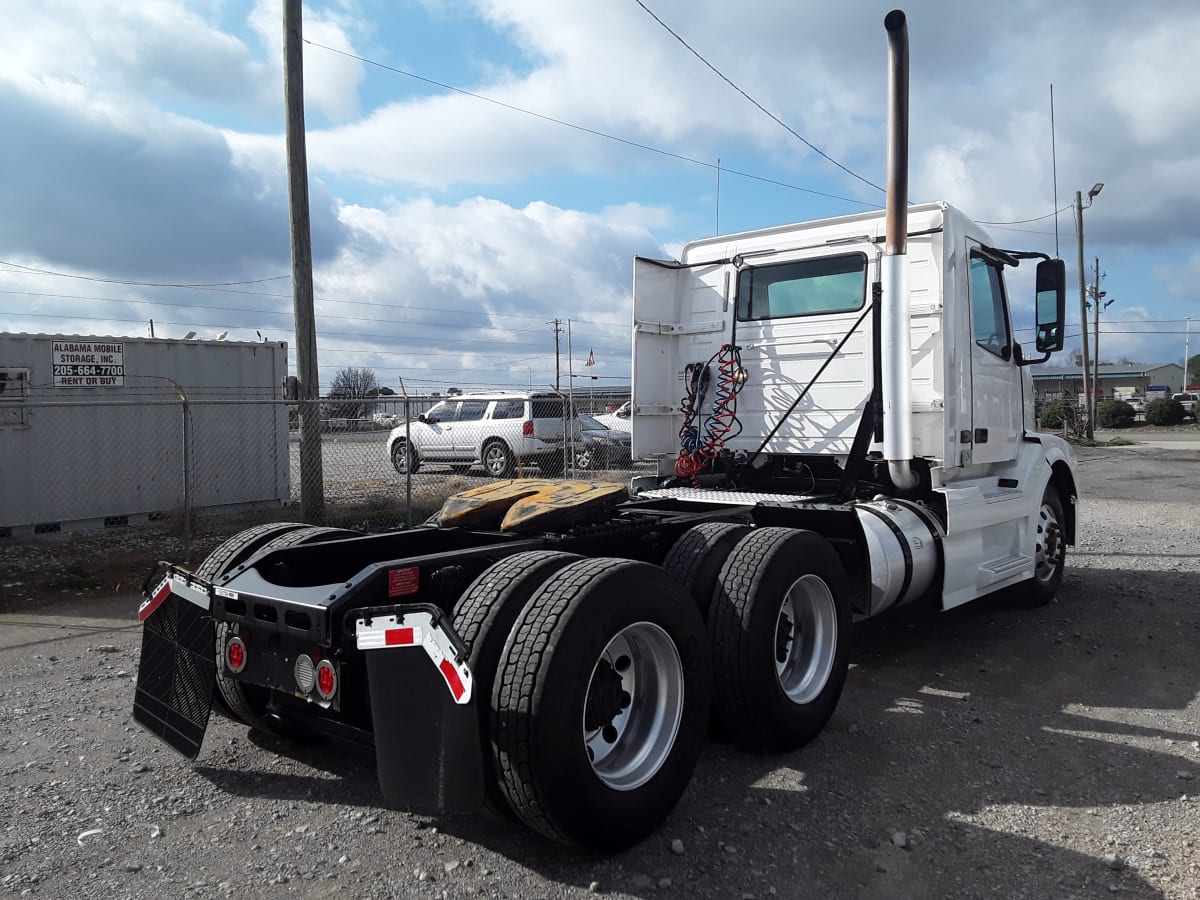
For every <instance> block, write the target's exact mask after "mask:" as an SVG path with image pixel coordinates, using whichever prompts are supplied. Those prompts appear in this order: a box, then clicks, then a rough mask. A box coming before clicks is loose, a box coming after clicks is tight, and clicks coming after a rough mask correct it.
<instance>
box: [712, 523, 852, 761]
mask: <svg viewBox="0 0 1200 900" xmlns="http://www.w3.org/2000/svg"><path fill="white" fill-rule="evenodd" d="M850 624H851V609H850V596H849V589H848V586H847V580H846V573H845V570H844V569H843V568H842V563H841V561H840V560H839V558H838V555H837V552H836V551H835V550H834V549H833V547H832V546H831V545H830V543H829V542H828V541H827V540H825V538H823V537H821V536H820V535H818V534H814V533H813V532H811V531H802V530H799V529H792V528H758V529H755V530H754V531H752V532H750V533H749V534H747V535H746V536H745V537H743V538H742V539H741V540H740V541H739V542H738V544H737V546H736V547H734V549H733V552H732V553H730V554H729V558H728V559H726V560H725V564H724V566H722V568H721V574H720V577H719V579H718V585H717V589H716V591H715V593H714V595H713V603H712V606H711V607H710V609H709V617H708V628H709V633H710V635H711V639H712V651H713V678H714V686H715V687H714V691H715V696H716V712H717V715H718V716H719V717H720V719H721V722H722V724H723V725H724V727H725V728H726V729H727V730H728V732H729V733H730V734H732V735H734V736H736V738H737V740H739V741H740V742H743V743H746V744H750V745H752V746H761V747H767V748H770V749H775V750H788V749H792V748H794V747H799V746H801V745H802V744H805V743H807V742H808V741H810V740H812V738H814V737H815V736H816V735H817V734H818V733H819V732H820V731H821V729H822V728H824V727H825V723H826V722H828V721H829V718H830V716H832V715H833V710H834V708H835V707H836V706H837V702H838V698H839V697H840V696H841V693H842V688H843V686H844V685H845V683H846V671H847V669H848V667H849V642H850ZM801 626H803V627H801ZM780 657H783V658H782V659H781V658H780ZM780 666H782V667H783V668H782V670H781V669H780Z"/></svg>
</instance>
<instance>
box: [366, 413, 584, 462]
mask: <svg viewBox="0 0 1200 900" xmlns="http://www.w3.org/2000/svg"><path fill="white" fill-rule="evenodd" d="M565 405H566V404H565V401H564V399H563V398H562V397H559V396H558V395H556V394H530V393H526V392H498V393H489V394H461V395H459V396H457V397H451V398H449V399H446V400H443V401H441V402H440V403H438V404H436V405H435V406H433V407H432V408H430V409H429V410H428V411H427V412H425V413H423V414H422V415H421V416H419V417H418V418H417V419H416V420H415V421H410V422H409V423H408V426H407V428H408V435H407V438H406V436H405V426H404V425H401V426H399V427H398V428H394V429H392V433H391V434H390V435H388V441H387V452H388V457H389V458H390V459H391V461H392V465H393V466H395V467H396V471H397V472H400V473H401V474H405V473H415V472H416V471H417V470H418V469H420V467H421V466H422V465H424V464H425V463H448V464H449V465H450V467H451V468H452V469H454V470H455V471H458V472H465V471H467V470H468V469H470V468H471V466H472V465H475V464H477V463H480V464H482V465H483V467H484V468H485V469H486V470H487V471H488V474H489V475H492V476H493V477H495V478H507V477H509V476H511V475H513V474H514V473H515V472H516V470H517V467H518V466H523V465H529V464H531V463H536V464H537V465H538V467H539V468H541V470H542V472H544V473H546V474H559V473H561V472H562V469H563V444H564V440H565V430H564V428H563V410H564V406H565ZM572 425H573V431H574V434H573V438H574V440H575V441H578V440H579V439H580V433H581V431H580V424H579V420H578V419H577V418H572Z"/></svg>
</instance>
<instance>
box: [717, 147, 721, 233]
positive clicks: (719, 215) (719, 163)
mask: <svg viewBox="0 0 1200 900" xmlns="http://www.w3.org/2000/svg"><path fill="white" fill-rule="evenodd" d="M720 233H721V157H719V156H718V157H717V234H720Z"/></svg>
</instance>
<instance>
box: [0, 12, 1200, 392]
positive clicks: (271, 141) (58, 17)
mask: <svg viewBox="0 0 1200 900" xmlns="http://www.w3.org/2000/svg"><path fill="white" fill-rule="evenodd" d="M644 2H645V5H646V6H647V7H649V9H650V10H653V12H654V13H655V14H656V15H657V16H658V17H659V18H661V19H662V21H663V22H665V23H666V24H667V25H669V26H671V28H673V29H674V30H675V31H676V32H677V33H678V34H679V35H680V36H681V37H682V38H684V39H685V40H686V41H687V42H688V43H689V44H690V45H691V46H692V47H694V48H695V49H696V51H697V52H699V53H700V54H701V55H703V56H704V57H705V58H706V59H707V60H708V61H709V62H710V63H712V64H713V65H714V66H715V67H716V68H717V69H719V70H721V71H722V72H723V73H724V74H725V75H726V76H728V77H729V78H730V79H731V80H732V81H734V82H736V83H737V84H738V85H739V86H740V87H741V88H742V89H743V90H744V91H745V92H746V93H748V94H749V95H751V96H752V97H754V99H755V100H757V101H758V102H759V103H761V104H762V105H763V106H764V107H766V108H767V109H769V110H771V111H772V112H774V113H775V114H776V115H777V116H778V117H779V118H780V119H782V120H783V121H784V122H786V123H787V124H788V125H789V126H790V127H791V128H792V129H793V130H794V131H796V132H798V133H799V134H801V135H803V136H804V137H805V138H806V139H807V140H808V141H809V142H811V143H812V144H813V145H815V146H816V147H819V148H820V149H821V150H822V151H824V152H825V153H826V154H828V155H829V156H831V157H833V158H834V159H836V160H837V161H838V162H840V163H841V164H842V165H844V166H845V167H846V168H847V169H850V170H851V171H852V172H853V173H855V174H856V175H857V176H860V177H854V176H852V175H850V174H847V173H846V172H845V171H843V170H842V169H840V168H838V167H836V166H834V165H833V164H831V163H830V162H829V161H827V160H826V159H823V158H822V157H821V156H819V155H818V154H816V153H814V152H813V151H812V150H811V149H809V147H807V146H805V145H804V144H803V143H801V142H800V141H799V140H797V139H796V138H795V137H794V136H792V135H791V134H789V133H788V132H787V131H786V130H784V129H783V128H782V127H780V125H778V124H777V123H775V122H773V121H771V119H769V118H767V117H766V116H765V115H764V114H763V113H762V112H760V111H759V110H757V109H755V108H754V107H753V106H752V105H751V104H750V103H749V102H747V100H746V99H745V98H744V97H742V96H740V95H739V94H738V93H736V92H735V91H734V90H733V89H732V88H730V87H729V86H728V85H727V84H725V83H724V82H723V81H721V80H720V79H719V78H718V76H717V75H715V74H714V73H713V72H712V71H711V70H710V69H708V68H707V67H706V66H705V65H704V64H703V63H702V62H701V61H700V60H699V59H697V58H696V57H695V56H693V55H692V54H691V53H690V52H689V51H688V50H687V49H686V48H685V47H684V46H683V45H682V44H680V43H679V42H678V41H677V40H676V39H675V38H674V37H672V35H671V34H670V33H668V31H666V30H665V29H664V28H663V27H662V25H660V24H659V23H658V22H656V21H655V20H654V19H653V18H652V17H651V16H650V15H649V14H648V13H647V11H646V10H645V9H644V8H642V6H641V5H640V4H639V3H638V2H637V0H606V2H604V3H596V2H590V0H445V2H441V0H327V2H326V0H317V2H313V3H311V4H307V5H306V6H305V10H304V16H305V20H304V36H305V38H306V39H307V41H308V43H307V44H306V45H305V47H304V59H305V81H306V85H305V87H306V101H307V102H306V115H307V130H308V159H309V166H310V178H311V204H312V234H313V252H314V265H315V273H314V274H315V283H316V293H317V296H318V300H317V330H318V347H319V352H320V363H321V373H322V380H323V382H325V383H328V380H329V379H330V378H331V377H332V376H333V374H334V372H336V371H337V369H339V368H341V367H343V366H348V365H355V366H368V367H371V368H373V369H375V371H376V372H377V373H378V375H379V377H380V380H381V381H382V382H383V383H385V384H388V385H391V386H393V387H395V386H396V383H397V379H398V378H399V377H401V376H403V377H404V378H405V379H406V383H408V384H410V385H412V386H413V387H415V388H416V389H418V390H425V389H441V388H444V387H448V386H453V385H459V386H463V387H469V386H475V385H496V384H510V385H515V384H526V383H533V384H534V385H535V386H538V385H545V384H547V383H549V382H552V381H553V379H554V336H553V331H552V329H553V326H552V324H549V323H550V322H551V320H553V319H554V318H556V317H557V318H559V319H562V320H564V327H565V320H567V319H570V320H571V331H572V338H573V348H574V354H573V358H574V363H575V368H576V371H577V372H584V371H585V370H584V369H583V367H582V363H583V361H584V360H585V359H586V357H587V355H588V351H589V350H593V351H594V353H595V358H596V366H595V367H594V369H592V370H591V371H592V372H593V373H595V374H597V375H598V376H600V377H602V378H604V379H606V380H607V383H608V384H612V385H617V384H622V383H626V384H627V383H628V375H629V326H628V323H629V320H630V284H631V280H632V274H631V273H632V265H631V260H632V257H633V256H634V255H635V254H640V255H649V256H659V257H662V256H671V255H674V254H675V253H676V252H678V249H679V247H680V246H681V245H682V244H683V243H684V242H686V241H687V240H689V239H693V238H698V237H705V236H708V235H711V234H713V233H714V232H715V231H716V229H718V228H719V229H720V230H721V231H723V232H727V231H737V230H745V229H750V228H758V227H765V226H770V225H777V224H781V223H784V222H789V221H800V220H804V219H811V218H816V217H821V216H827V215H838V214H843V213H851V212H856V211H860V210H863V209H868V208H873V207H879V206H882V203H883V194H882V193H881V192H880V191H879V190H877V189H876V188H874V187H872V186H870V185H869V184H868V183H867V182H875V183H877V184H882V183H883V179H884V154H885V146H884V131H885V120H884V98H885V85H886V44H885V37H884V32H883V28H882V20H883V16H884V15H885V13H886V12H887V10H888V9H889V4H887V3H882V2H875V0H857V2H853V3H841V4H831V3H828V2H824V0H822V2H815V0H786V2H785V0H745V2H743V3H740V4H737V5H735V6H733V7H731V6H730V5H729V4H727V3H717V2H715V0H644ZM905 9H906V12H907V13H908V18H909V31H910V35H911V41H912V85H911V89H912V117H913V118H912V142H911V150H912V183H911V193H912V198H913V199H914V200H937V199H944V200H947V201H949V202H951V203H954V204H955V205H957V206H959V207H961V208H962V209H964V210H965V211H966V212H967V213H968V214H969V215H971V216H973V217H974V218H976V219H978V220H983V221H989V222H998V223H1015V224H1008V225H1003V226H1001V225H997V226H995V227H994V228H993V229H992V235H993V238H994V239H995V241H996V243H998V244H1002V245H1004V246H1008V247H1010V248H1014V249H1036V250H1043V251H1048V252H1054V251H1055V247H1056V244H1057V245H1058V246H1059V247H1060V248H1061V253H1062V255H1063V256H1064V257H1066V258H1067V260H1068V269H1069V271H1070V272H1071V278H1072V284H1074V283H1075V281H1074V278H1075V274H1074V272H1075V264H1074V260H1075V252H1076V251H1075V229H1074V221H1073V216H1072V214H1071V212H1070V209H1069V208H1068V209H1067V210H1066V211H1065V212H1064V213H1062V214H1061V215H1060V216H1059V218H1058V223H1057V225H1058V236H1057V238H1056V235H1055V218H1054V216H1053V215H1052V213H1053V211H1054V209H1055V205H1056V201H1055V187H1054V178H1053V171H1052V167H1051V130H1050V114H1049V112H1050V85H1051V84H1053V85H1054V100H1055V114H1056V140H1057V156H1058V178H1057V182H1058V185H1057V190H1058V197H1057V205H1058V206H1059V207H1069V205H1070V203H1071V202H1072V200H1073V197H1074V193H1075V191H1077V190H1081V189H1082V190H1083V191H1085V192H1086V191H1087V189H1088V188H1089V187H1091V186H1092V184H1093V183H1095V182H1104V185H1105V187H1104V191H1103V193H1102V195H1101V196H1099V197H1098V198H1096V200H1095V203H1094V205H1093V206H1092V207H1091V208H1090V209H1088V210H1087V211H1086V213H1085V229H1086V234H1087V258H1088V265H1089V267H1090V265H1091V261H1092V259H1093V258H1094V257H1096V256H1098V257H1100V267H1101V271H1102V272H1103V273H1105V274H1106V277H1105V280H1104V282H1103V285H1102V289H1103V290H1105V291H1107V292H1108V296H1107V298H1106V299H1113V300H1114V301H1115V302H1114V303H1113V304H1112V305H1111V306H1110V307H1109V308H1108V309H1107V310H1106V311H1105V313H1104V317H1103V318H1102V331H1103V332H1104V334H1103V335H1102V338H1101V355H1102V357H1103V358H1104V359H1105V360H1112V361H1117V360H1119V359H1122V358H1125V359H1129V360H1134V361H1139V362H1155V363H1156V362H1163V361H1169V360H1176V361H1177V360H1181V359H1182V356H1183V349H1184V329H1185V322H1184V319H1185V317H1186V316H1195V317H1197V319H1198V320H1200V287H1198V286H1200V215H1197V214H1196V212H1195V210H1196V209H1197V207H1198V206H1200V149H1198V148H1200V103H1197V101H1196V97H1195V91H1194V87H1193V85H1194V81H1195V78H1194V74H1193V71H1192V68H1191V60H1192V59H1193V58H1194V54H1195V47H1196V46H1200V5H1197V4H1195V3H1194V2H1190V0H1189V2H1184V0H1180V2H1172V0H1158V2H1156V3H1154V4H1153V5H1151V6H1148V7H1147V6H1142V5H1138V4H1129V3H1125V2H1115V0H1112V2H1110V0H1062V2H1058V3H1055V4H1053V5H1052V6H1051V5H1048V4H1045V3H1042V2H1034V0H1012V2H1009V3H1007V4H1005V12H1004V15H1003V16H1001V17H997V15H996V12H995V4H993V3H984V2H977V0H956V2H941V0H938V2H932V0H913V2H910V3H909V4H908V5H907V7H905ZM5 13H6V15H5V27H4V28H3V29H2V30H0V121H3V122H4V123H5V128H4V131H5V138H4V140H3V141H0V261H2V262H0V331H15V332H33V333H79V334H96V335H132V336H145V335H148V333H149V332H148V327H149V326H148V322H149V320H150V319H153V320H154V322H155V333H156V335H158V336H159V337H164V336H167V337H179V336H182V335H183V334H185V333H186V332H188V331H196V332H197V333H198V334H199V335H200V336H201V337H215V336H216V335H217V334H218V333H219V332H222V331H227V332H229V337H230V339H239V340H255V339H256V338H257V334H258V333H260V334H261V335H263V336H264V337H267V338H270V339H273V340H286V341H288V343H289V344H294V341H293V336H292V319H291V283H290V279H289V278H288V274H289V272H290V260H289V243H288V215H287V210H288V201H287V180H286V172H285V161H284V143H283V125H284V113H283V88H282V62H281V58H282V4H281V2H279V0H260V2H256V3H255V2H249V0H244V2H243V0H190V2H165V0H119V2H117V0H9V2H6V3H5ZM364 60H365V61H364ZM472 95H476V96H472ZM484 98H486V99H484ZM522 110H523V111H524V112H522ZM553 120H557V121H553ZM563 123H568V124H563ZM571 126H575V127H571ZM638 145H640V146H638ZM718 159H720V164H721V167H722V169H723V170H725V171H723V172H722V174H721V176H720V179H719V185H720V187H719V195H718V178H717V172H716V163H717V160H718ZM1025 220H1033V221H1025ZM180 285H201V286H200V287H184V286H180ZM1071 296H1072V297H1073V298H1074V297H1075V296H1076V295H1074V294H1073V295H1071ZM1077 307H1078V302H1077V299H1073V300H1072V302H1071V303H1070V304H1069V308H1071V309H1073V310H1075V311H1076V312H1075V316H1076V317H1077V315H1078V312H1077ZM1015 315H1016V318H1017V319H1018V321H1017V322H1015V323H1014V324H1015V325H1016V326H1017V327H1021V326H1022V325H1028V324H1029V323H1028V322H1023V321H1021V317H1022V316H1023V315H1024V316H1026V317H1027V316H1028V315H1029V313H1028V308H1027V307H1025V308H1023V309H1019V310H1018V311H1017V312H1016V314H1015ZM1196 332H1197V340H1196V341H1194V342H1193V344H1192V350H1193V352H1197V351H1200V321H1198V327H1197V328H1196ZM1026 334H1028V332H1026ZM1069 334H1078V322H1077V321H1076V322H1075V327H1074V328H1073V329H1071V330H1070V331H1069ZM565 339H566V335H565V334H564V335H563V366H564V369H565V368H566V367H567V360H566V340H565ZM292 355H293V362H294V354H292Z"/></svg>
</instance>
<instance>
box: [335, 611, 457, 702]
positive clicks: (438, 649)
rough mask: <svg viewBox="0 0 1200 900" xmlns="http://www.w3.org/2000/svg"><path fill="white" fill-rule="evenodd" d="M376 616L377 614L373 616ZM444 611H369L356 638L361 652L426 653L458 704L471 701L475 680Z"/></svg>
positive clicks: (358, 622) (360, 620)
mask: <svg viewBox="0 0 1200 900" xmlns="http://www.w3.org/2000/svg"><path fill="white" fill-rule="evenodd" d="M373 613H374V614H373ZM442 618H443V616H442V613H441V610H438V609H437V608H436V607H434V608H433V609H432V610H431V609H430V608H429V607H427V606H425V605H424V604H422V606H421V608H413V609H401V610H399V611H396V610H395V608H393V609H390V610H388V611H386V612H382V611H380V612H376V611H374V610H368V611H366V612H365V614H364V615H361V617H360V618H357V619H356V620H355V623H354V639H355V643H356V644H357V646H358V649H359V650H363V651H367V650H390V649H402V648H412V647H417V648H421V649H423V650H424V651H425V655H426V656H428V657H429V660H430V662H432V663H433V665H434V667H435V668H436V669H437V670H438V672H439V673H441V676H442V679H443V680H444V681H445V682H446V687H447V688H449V690H450V696H451V697H453V698H454V702H455V703H458V704H466V703H470V702H471V694H472V686H473V684H474V679H473V678H472V676H471V670H470V668H468V666H467V663H466V650H465V648H463V647H462V644H461V642H460V643H458V644H457V645H456V643H455V641H454V640H453V639H452V638H451V636H450V632H448V631H447V630H446V629H445V627H443V624H442V622H441V621H440V620H441V619H442Z"/></svg>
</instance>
